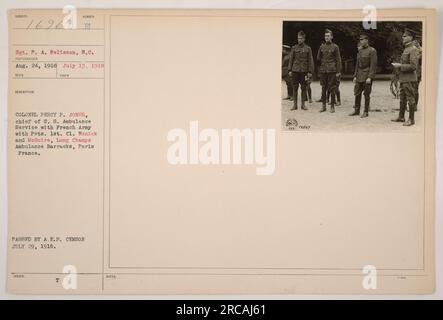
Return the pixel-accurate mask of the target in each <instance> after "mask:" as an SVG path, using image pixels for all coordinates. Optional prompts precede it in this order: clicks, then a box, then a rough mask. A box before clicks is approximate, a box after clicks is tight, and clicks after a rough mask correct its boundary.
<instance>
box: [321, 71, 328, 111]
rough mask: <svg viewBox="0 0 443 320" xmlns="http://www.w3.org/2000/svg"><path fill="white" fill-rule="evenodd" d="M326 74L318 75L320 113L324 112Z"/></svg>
mask: <svg viewBox="0 0 443 320" xmlns="http://www.w3.org/2000/svg"><path fill="white" fill-rule="evenodd" d="M327 82H328V79H327V73H320V85H321V104H322V107H321V109H320V112H324V111H326V87H327Z"/></svg>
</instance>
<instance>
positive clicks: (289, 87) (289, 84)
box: [284, 75, 293, 99]
mask: <svg viewBox="0 0 443 320" xmlns="http://www.w3.org/2000/svg"><path fill="white" fill-rule="evenodd" d="M284 80H285V82H286V89H287V92H288V97H287V98H289V99H291V98H292V89H293V88H292V80H291V77H290V76H289V75H287V76H285V77H284Z"/></svg>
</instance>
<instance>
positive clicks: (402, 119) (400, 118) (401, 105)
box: [391, 98, 406, 122]
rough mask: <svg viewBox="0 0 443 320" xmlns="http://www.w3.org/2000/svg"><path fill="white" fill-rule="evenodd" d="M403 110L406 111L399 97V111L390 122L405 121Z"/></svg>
mask: <svg viewBox="0 0 443 320" xmlns="http://www.w3.org/2000/svg"><path fill="white" fill-rule="evenodd" d="M405 111H406V104H405V102H404V101H402V99H401V98H400V112H399V113H398V118H396V119H392V120H391V121H392V122H405Z"/></svg>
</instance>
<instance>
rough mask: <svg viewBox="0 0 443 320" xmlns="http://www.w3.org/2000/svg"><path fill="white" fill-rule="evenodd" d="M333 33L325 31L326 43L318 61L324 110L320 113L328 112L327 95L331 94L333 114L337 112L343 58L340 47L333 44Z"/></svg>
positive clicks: (319, 51)
mask: <svg viewBox="0 0 443 320" xmlns="http://www.w3.org/2000/svg"><path fill="white" fill-rule="evenodd" d="M332 38H333V35H332V31H331V30H329V29H326V30H325V43H324V44H322V45H321V46H320V48H319V49H318V53H317V60H319V61H320V84H321V100H322V108H321V110H320V112H324V111H326V93H327V91H330V92H331V112H335V96H336V86H337V78H338V77H340V74H341V56H340V49H339V47H338V45H336V44H335V43H333V42H332Z"/></svg>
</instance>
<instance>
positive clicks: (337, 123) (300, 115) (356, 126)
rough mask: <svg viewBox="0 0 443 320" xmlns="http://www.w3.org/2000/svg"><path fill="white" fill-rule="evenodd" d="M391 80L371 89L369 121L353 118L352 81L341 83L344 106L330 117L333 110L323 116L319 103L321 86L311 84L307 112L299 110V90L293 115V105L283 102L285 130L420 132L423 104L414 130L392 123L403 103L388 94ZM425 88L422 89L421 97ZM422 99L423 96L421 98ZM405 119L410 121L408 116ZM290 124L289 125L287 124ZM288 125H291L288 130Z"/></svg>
mask: <svg viewBox="0 0 443 320" xmlns="http://www.w3.org/2000/svg"><path fill="white" fill-rule="evenodd" d="M389 86H390V81H389V80H379V81H374V83H373V85H372V94H371V105H370V112H369V117H367V118H363V119H362V118H360V117H357V116H355V117H350V116H348V115H349V114H350V113H352V112H353V110H354V109H353V106H354V84H353V83H352V81H351V80H342V81H341V83H340V92H341V106H339V107H337V106H336V107H335V113H330V112H329V110H330V106H329V105H328V106H327V111H326V112H322V113H320V112H319V110H320V109H321V105H322V103H321V102H316V101H317V100H319V99H320V97H321V86H320V83H319V82H318V81H317V82H313V83H311V89H312V100H313V102H312V103H309V102H307V103H306V106H307V108H308V110H306V111H304V110H301V109H300V104H301V103H300V96H301V93H300V89H299V93H298V99H299V101H298V105H299V108H298V110H294V111H291V110H290V109H291V107H292V104H293V102H292V101H289V100H282V107H281V112H282V130H296V131H306V130H311V131H347V130H351V131H364V132H366V131H371V132H380V131H398V130H400V131H404V132H410V131H415V130H419V129H420V128H421V127H422V126H421V123H422V118H423V117H422V112H423V110H422V109H421V107H422V103H421V101H420V102H419V104H418V112H416V114H415V121H416V124H415V125H414V126H411V127H404V126H403V125H402V123H395V122H391V119H394V118H396V117H397V116H398V108H399V102H400V100H398V99H394V97H393V95H392V94H391V92H390V90H389ZM286 92H287V91H286V84H285V82H282V98H284V97H286ZM421 92H422V88H420V93H421ZM421 97H422V95H421ZM361 105H362V109H361V111H360V112H361V113H362V112H363V106H364V97H362V103H361ZM405 118H406V119H407V118H408V113H407V112H406V116H405ZM288 120H289V121H288ZM287 124H289V125H288V126H287Z"/></svg>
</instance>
